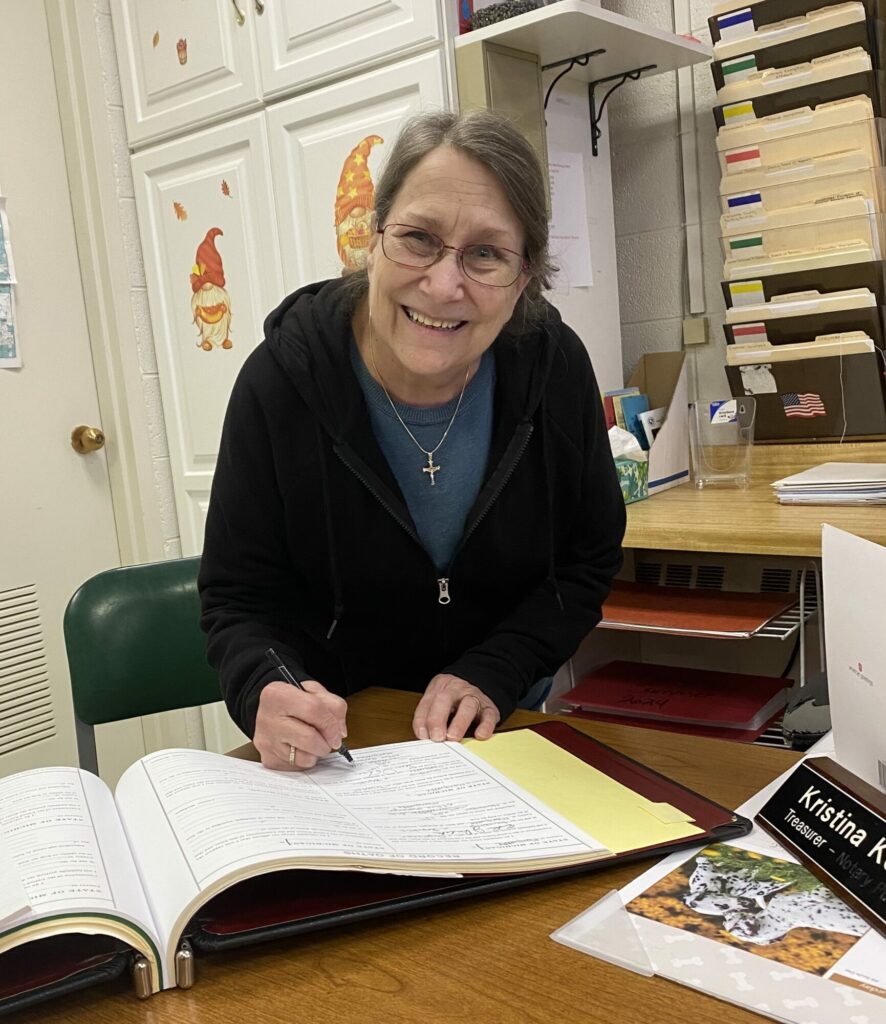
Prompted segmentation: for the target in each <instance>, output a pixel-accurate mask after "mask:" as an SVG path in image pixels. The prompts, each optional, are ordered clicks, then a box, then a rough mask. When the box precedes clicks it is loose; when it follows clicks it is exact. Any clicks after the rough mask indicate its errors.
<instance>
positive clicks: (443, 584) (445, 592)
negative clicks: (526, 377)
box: [437, 420, 535, 605]
mask: <svg viewBox="0 0 886 1024" xmlns="http://www.w3.org/2000/svg"><path fill="white" fill-rule="evenodd" d="M534 429H535V428H534V427H533V425H532V421H531V420H530V421H529V423H527V429H526V436H525V437H524V438H523V440H522V441H521V442H520V447H519V448H518V449H517V451H516V452H514V454H513V456H512V458H511V461H510V464H509V465H508V466H507V468H506V469H505V470H504V471H503V474H502V478H501V480H500V481H499V484H498V486H497V487H496V488H495V491H493V493H492V494H491V495H490V496H489V501H487V502H486V504H485V505H484V506H483V509H482V511H481V512H480V514H479V515H478V516H477V517H476V518H475V519H474V521H473V522H472V523H471V524H470V525H469V526H468V528H467V530H465V533H464V535H463V537H462V539H461V540H460V541H459V545H458V547H457V548H456V549H455V552H454V553H453V555H452V558H451V559H450V560H449V573H450V575H449V576H443V577H441V578H440V579H438V580H437V587H438V590H439V592H438V594H437V603H438V604H443V605H446V604H450V603H451V601H452V596H451V594H450V593H449V580H450V578H451V574H452V566H453V564H454V562H455V559H456V557H457V556H458V553H459V551H461V549H462V548H463V547H464V545H465V543H466V542H467V540H468V538H469V537H470V536H471V534H472V533H473V532H474V530H476V529H477V527H478V526H479V525H480V523H481V522H482V521H483V520H484V519H485V518H486V516H487V515H488V513H489V510H490V509H491V508H492V506H493V505H494V504H495V502H496V501H497V499H498V496H499V495H500V494H501V492H502V491H503V490H504V489H505V486H506V484H507V482H508V480H510V479H511V477H512V476H513V475H514V471H515V470H516V468H517V465H518V463H519V462H520V459H522V458H523V453H524V452H525V451H526V449H527V447H528V446H529V441H530V439H531V438H532V433H533V430H534Z"/></svg>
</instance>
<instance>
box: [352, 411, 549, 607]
mask: <svg viewBox="0 0 886 1024" xmlns="http://www.w3.org/2000/svg"><path fill="white" fill-rule="evenodd" d="M534 429H535V428H534V427H533V424H532V421H531V420H529V421H528V422H527V424H526V430H525V434H524V437H523V440H522V441H521V442H520V447H519V448H518V449H517V451H516V452H514V454H513V456H512V457H511V461H510V463H509V465H508V466H507V467H506V468H505V469H504V470H503V471H502V477H501V480H500V481H499V483H498V486H497V487H496V488H495V491H494V492H493V493H492V494H491V495H490V496H489V500H488V501H487V502H486V504H485V505H484V506H483V509H482V511H481V512H480V514H479V515H478V516H477V517H476V518H475V519H474V521H473V522H472V523H471V524H470V525H469V526H468V528H467V530H466V531H465V533H464V535H463V537H462V539H461V541H460V542H459V545H458V548H457V549H456V551H455V553H454V554H453V556H452V558H451V559H450V562H449V572H450V574H451V572H452V565H453V563H454V562H455V559H456V557H457V555H458V553H459V552H460V551H461V549H462V548H463V547H464V545H465V543H466V541H467V540H468V538H469V537H470V536H471V534H472V533H473V532H474V530H476V529H477V527H478V526H479V525H480V523H481V522H482V521H483V520H484V519H485V518H486V516H487V515H488V514H489V510H490V509H491V508H492V506H493V505H494V504H495V502H496V501H497V500H498V497H499V495H500V494H501V492H502V491H503V490H504V489H505V486H506V484H507V482H508V481H509V480H510V479H511V477H512V476H513V475H514V471H515V470H516V468H517V465H518V463H519V462H520V459H522V458H523V453H524V452H525V451H526V449H527V447H528V446H529V442H530V440H531V438H532V434H533V431H534ZM333 450H334V451H335V454H336V455H337V456H338V458H339V460H340V461H341V463H342V464H343V465H344V466H345V467H346V468H347V469H348V470H350V472H351V473H353V475H354V476H355V477H356V478H357V479H358V480H359V481H360V483H361V484H363V486H364V487H365V488H366V489H367V490H368V491H369V493H370V494H371V495H372V496H373V498H375V500H376V501H377V502H378V503H379V505H381V507H382V508H383V509H384V510H385V511H386V512H387V513H388V515H389V516H390V517H391V518H392V519H393V520H394V522H396V523H398V524H399V525H400V526H401V527H402V528H403V529H404V530H405V531H406V533H407V534H408V535H409V536H410V537H411V538H412V539H413V540H414V541H415V542H416V543H417V544H419V545H420V546H422V544H421V539H420V538H419V536H418V534H417V533H416V532H415V530H413V529H412V527H411V526H410V525H409V523H407V522H406V521H405V520H404V519H403V518H402V516H399V515H398V514H397V512H396V511H395V510H394V509H393V508H391V506H390V504H388V502H386V501H385V500H384V498H383V497H382V496H381V495H380V494H379V493H378V491H377V490H376V489H375V488H374V487H373V486H372V484H371V483H370V482H369V480H367V479H366V477H365V476H364V475H363V474H362V473H360V472H358V471H357V470H356V469H355V468H354V467H353V466H352V465H351V464H350V463H349V462H348V461H347V459H345V458H344V456H343V455H342V454H341V452H340V451H339V450H338V449H337V448H334V449H333ZM435 580H436V583H437V604H440V605H447V604H451V603H452V595H451V594H450V593H449V580H450V576H440V577H436V578H435Z"/></svg>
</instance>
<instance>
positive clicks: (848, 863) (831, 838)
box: [754, 757, 886, 935]
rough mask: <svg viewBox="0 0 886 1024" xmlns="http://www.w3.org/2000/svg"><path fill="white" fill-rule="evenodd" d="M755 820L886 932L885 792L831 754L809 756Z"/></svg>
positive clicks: (884, 933) (885, 933) (831, 887)
mask: <svg viewBox="0 0 886 1024" xmlns="http://www.w3.org/2000/svg"><path fill="white" fill-rule="evenodd" d="M754 821H756V823H757V824H758V825H760V826H761V827H762V828H764V829H765V830H766V831H767V832H768V833H769V834H770V835H771V836H772V837H773V838H774V839H775V840H777V842H778V843H779V844H780V845H781V846H783V847H785V849H787V850H789V851H790V852H791V853H792V854H793V855H794V856H795V857H796V858H797V860H798V861H800V863H801V864H803V865H804V867H806V868H808V869H809V870H810V871H811V872H812V874H814V875H815V876H816V878H818V879H819V880H820V881H821V882H823V883H824V884H825V885H826V886H827V887H828V888H829V889H831V890H832V891H833V892H835V893H836V894H837V895H838V896H839V897H840V898H841V899H843V900H845V901H846V903H848V904H849V906H850V907H852V909H853V910H855V911H856V913H858V914H859V915H861V917H863V918H864V919H865V920H866V921H867V922H868V923H869V924H870V925H871V926H872V927H873V928H876V930H877V931H878V932H880V933H881V934H882V935H886V794H884V793H882V792H880V790H878V789H875V788H874V787H873V786H871V785H870V784H869V783H867V782H865V781H863V780H862V779H860V778H858V776H857V775H853V774H852V772H849V771H847V770H846V769H845V768H843V767H841V766H840V765H838V764H837V763H836V762H835V761H832V760H831V759H830V758H827V757H815V758H810V759H808V760H806V761H803V762H802V763H801V764H799V765H798V766H797V768H796V769H795V770H794V771H793V772H792V773H791V775H790V777H789V778H788V779H787V781H786V782H785V783H784V784H783V785H782V786H781V787H780V788H779V789H778V791H777V792H776V793H775V795H774V796H773V797H772V798H771V799H770V800H769V802H768V803H767V804H766V805H765V806H764V807H763V808H762V809H761V810H760V812H759V813H758V814H757V815H756V817H755V818H754Z"/></svg>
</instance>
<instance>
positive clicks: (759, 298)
mask: <svg viewBox="0 0 886 1024" xmlns="http://www.w3.org/2000/svg"><path fill="white" fill-rule="evenodd" d="M729 295H730V298H731V299H732V304H733V305H734V306H750V305H753V304H755V303H757V302H763V301H764V299H765V293H764V291H763V282H762V281H736V282H734V283H731V284H730V285H729Z"/></svg>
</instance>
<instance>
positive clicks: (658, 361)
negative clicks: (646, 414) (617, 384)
mask: <svg viewBox="0 0 886 1024" xmlns="http://www.w3.org/2000/svg"><path fill="white" fill-rule="evenodd" d="M627 383H628V385H629V386H631V385H636V386H637V387H638V388H639V389H640V390H641V391H642V392H643V394H645V395H648V396H649V408H650V409H659V408H666V409H667V410H668V414H667V417H666V418H665V421H664V423H662V425H661V428H660V429H659V431H658V434H657V435H656V437H655V441H653V443H652V447H651V448H650V449H649V483H648V489H649V496H650V497H652V495H654V494H657V493H658V492H659V491H666V490H667V489H668V488H669V487H676V486H677V484H683V483H686V481H687V480H688V479H689V384H688V378H687V372H686V353H685V352H649V353H647V354H646V355H645V356H643V357H642V358H641V359H640V362H639V363H638V364H637V366H636V368H635V370H634V372H633V373H632V374H631V377H630V380H628V382H627Z"/></svg>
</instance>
